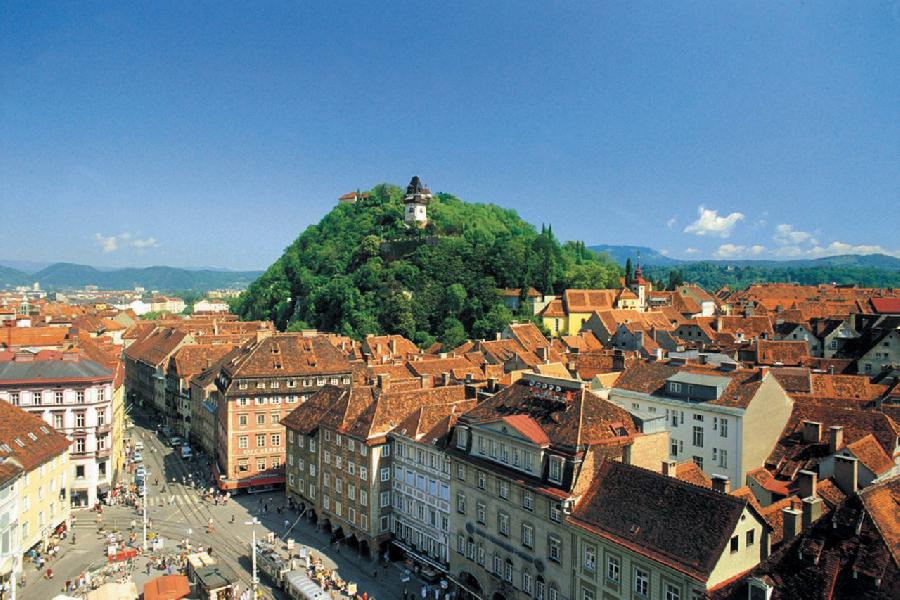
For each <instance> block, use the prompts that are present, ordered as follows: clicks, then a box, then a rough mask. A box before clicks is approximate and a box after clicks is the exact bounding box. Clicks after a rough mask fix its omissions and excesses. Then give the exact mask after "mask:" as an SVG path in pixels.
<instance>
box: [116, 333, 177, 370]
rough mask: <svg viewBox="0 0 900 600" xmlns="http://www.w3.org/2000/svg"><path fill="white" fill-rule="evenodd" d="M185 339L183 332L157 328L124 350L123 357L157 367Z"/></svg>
mask: <svg viewBox="0 0 900 600" xmlns="http://www.w3.org/2000/svg"><path fill="white" fill-rule="evenodd" d="M186 337H188V334H187V333H185V332H184V331H181V330H178V329H170V328H167V327H159V328H156V329H154V330H153V331H152V332H151V333H150V334H149V335H147V336H145V337H144V338H142V339H139V340H136V341H135V342H134V343H132V344H131V345H130V346H129V347H128V348H126V349H125V356H127V357H128V358H130V359H131V360H134V361H138V362H143V363H145V364H148V365H151V366H154V367H158V366H160V365H161V364H163V362H164V361H166V360H167V359H168V358H169V356H170V355H171V354H172V352H174V351H175V349H176V348H178V345H179V344H181V343H182V342H183V341H184V340H185V338H186Z"/></svg>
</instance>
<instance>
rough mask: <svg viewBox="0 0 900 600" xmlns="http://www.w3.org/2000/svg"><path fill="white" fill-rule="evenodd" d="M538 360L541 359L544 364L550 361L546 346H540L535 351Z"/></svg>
mask: <svg viewBox="0 0 900 600" xmlns="http://www.w3.org/2000/svg"><path fill="white" fill-rule="evenodd" d="M537 355H538V358H539V359H541V360H542V361H543V362H544V363H547V362H549V361H550V353H549V352H548V348H547V346H541V347H540V348H538V349H537Z"/></svg>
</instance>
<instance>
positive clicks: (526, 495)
mask: <svg viewBox="0 0 900 600" xmlns="http://www.w3.org/2000/svg"><path fill="white" fill-rule="evenodd" d="M522 508H524V509H525V510H534V493H532V492H530V491H529V490H522Z"/></svg>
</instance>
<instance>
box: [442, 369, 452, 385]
mask: <svg viewBox="0 0 900 600" xmlns="http://www.w3.org/2000/svg"><path fill="white" fill-rule="evenodd" d="M441 385H450V373H449V372H447V371H444V372H443V373H441Z"/></svg>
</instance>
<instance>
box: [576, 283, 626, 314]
mask: <svg viewBox="0 0 900 600" xmlns="http://www.w3.org/2000/svg"><path fill="white" fill-rule="evenodd" d="M616 293H617V291H616V290H578V289H568V290H566V291H565V292H563V303H564V304H565V308H566V311H567V314H572V313H592V312H594V311H600V310H603V309H608V308H612V307H613V305H614V304H615V302H616Z"/></svg>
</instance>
